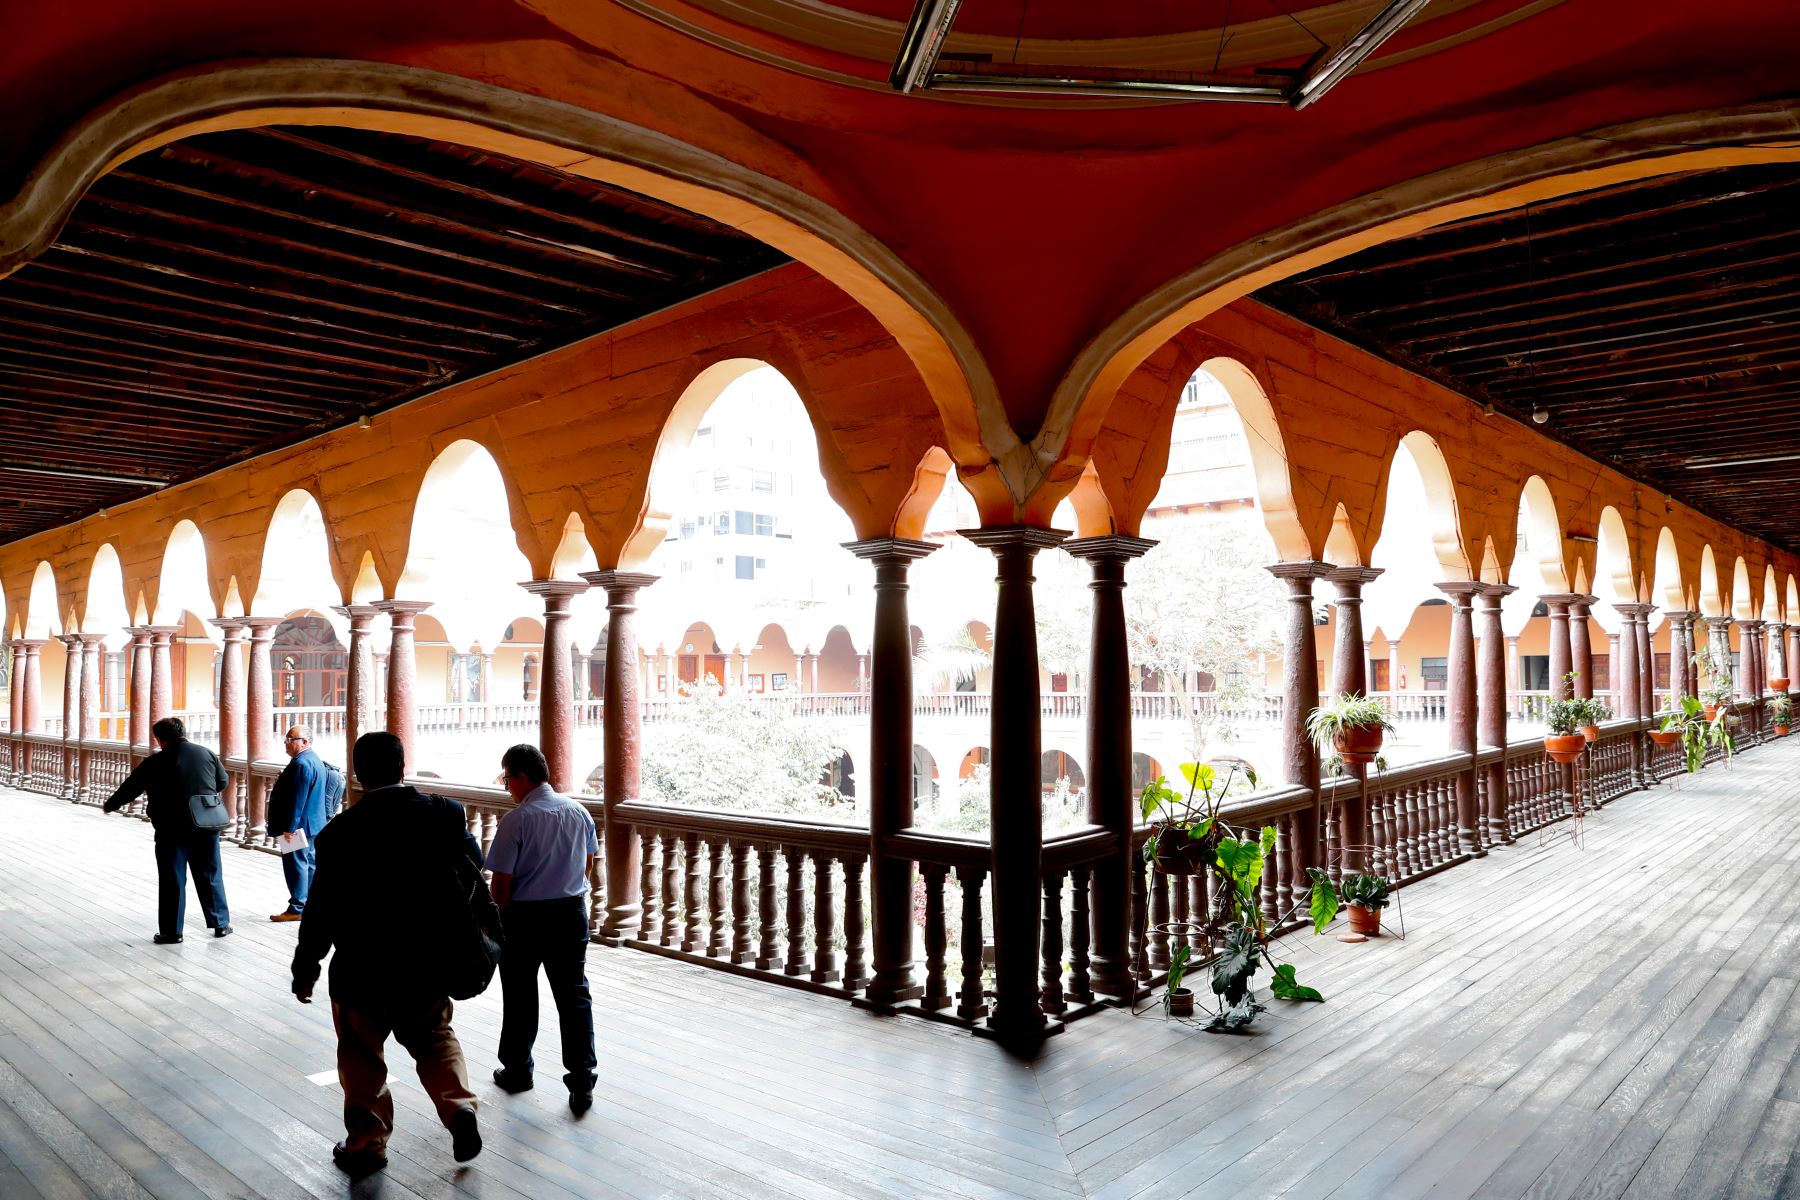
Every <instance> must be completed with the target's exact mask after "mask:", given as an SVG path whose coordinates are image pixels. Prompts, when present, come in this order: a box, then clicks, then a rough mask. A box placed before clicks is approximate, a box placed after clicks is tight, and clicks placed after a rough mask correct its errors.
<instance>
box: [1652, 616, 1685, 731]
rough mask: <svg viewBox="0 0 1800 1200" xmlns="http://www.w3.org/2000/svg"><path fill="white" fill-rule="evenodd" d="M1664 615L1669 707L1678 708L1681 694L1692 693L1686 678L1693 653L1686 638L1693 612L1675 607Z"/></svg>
mask: <svg viewBox="0 0 1800 1200" xmlns="http://www.w3.org/2000/svg"><path fill="white" fill-rule="evenodd" d="M1665 615H1666V616H1667V617H1668V619H1669V698H1670V699H1669V703H1670V707H1671V708H1679V707H1680V705H1681V698H1682V697H1683V696H1692V695H1693V694H1694V688H1693V684H1692V682H1691V681H1690V680H1689V679H1688V670H1689V666H1688V659H1689V658H1691V657H1692V656H1693V653H1694V647H1693V645H1692V644H1691V643H1690V642H1689V640H1688V630H1689V625H1690V622H1691V621H1692V620H1693V614H1692V613H1689V612H1683V611H1681V610H1680V609H1676V610H1674V611H1672V612H1669V613H1667V614H1665ZM1651 661H1652V662H1655V661H1656V660H1655V659H1652V660H1651Z"/></svg>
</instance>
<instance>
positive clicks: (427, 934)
mask: <svg viewBox="0 0 1800 1200" xmlns="http://www.w3.org/2000/svg"><path fill="white" fill-rule="evenodd" d="M351 762H352V766H353V767H354V768H355V770H356V778H357V782H358V783H359V784H360V785H361V787H362V789H363V795H362V799H361V800H359V801H358V802H357V803H356V804H355V805H353V806H351V807H350V808H347V809H345V810H344V811H343V812H342V813H340V814H339V815H338V816H336V817H335V818H333V819H332V820H331V822H330V823H329V824H327V825H326V826H325V827H324V828H323V829H321V830H320V831H319V837H318V841H317V848H318V865H317V869H316V873H315V874H314V875H313V881H312V894H311V896H310V897H309V898H308V900H307V903H306V911H305V913H304V915H303V916H302V917H301V920H300V943H299V945H298V947H297V948H296V949H295V951H294V963H293V991H294V997H295V999H297V1000H299V1001H300V1002H301V1003H302V1004H309V1003H311V1002H312V995H313V988H314V986H315V985H316V984H317V981H318V978H319V964H320V962H321V961H323V959H324V958H325V955H326V954H327V953H328V952H330V953H331V955H332V958H331V979H330V992H331V1017H332V1022H333V1024H334V1025H335V1026H336V1028H337V1035H338V1082H339V1083H340V1084H342V1085H343V1090H344V1129H345V1134H346V1136H345V1138H344V1140H343V1141H342V1142H339V1143H338V1144H337V1145H336V1146H335V1147H333V1148H332V1158H333V1160H334V1161H335V1162H336V1163H337V1165H338V1166H339V1167H340V1168H341V1169H342V1170H343V1171H344V1172H345V1173H347V1174H349V1175H350V1176H352V1177H353V1178H360V1177H362V1176H364V1175H368V1174H370V1173H371V1172H374V1171H379V1170H381V1169H382V1168H383V1167H385V1166H386V1165H387V1143H388V1138H389V1137H390V1136H392V1134H393V1131H394V1100H393V1097H392V1095H390V1094H389V1092H388V1087H387V1061H386V1058H385V1050H386V1045H387V1040H388V1037H389V1036H390V1035H391V1036H392V1037H393V1038H394V1039H395V1040H396V1041H398V1042H399V1043H400V1044H401V1045H402V1046H404V1047H406V1049H407V1052H408V1053H410V1054H411V1055H412V1057H413V1061H414V1063H415V1065H416V1066H417V1068H418V1072H419V1082H420V1083H421V1084H423V1085H424V1088H425V1092H426V1094H427V1095H428V1096H430V1097H431V1101H432V1103H433V1105H434V1106H435V1107H436V1108H437V1114H438V1119H439V1120H440V1121H442V1122H443V1123H444V1127H445V1128H446V1129H448V1130H449V1131H450V1136H451V1143H452V1149H453V1152H454V1154H455V1157H456V1161H457V1162H467V1161H468V1160H469V1159H471V1158H474V1157H475V1156H476V1155H477V1154H479V1153H480V1152H481V1132H480V1129H479V1127H478V1125H477V1124H476V1119H475V1093H474V1092H473V1091H471V1090H470V1089H469V1073H468V1068H467V1066H466V1065H465V1064H464V1062H463V1055H462V1047H461V1045H460V1044H459V1043H458V1042H457V1040H456V1033H455V1032H454V1031H453V1030H452V1029H451V1028H450V1017H451V1012H452V1005H451V1000H452V999H453V998H456V999H464V998H467V997H469V996H473V995H476V994H478V993H479V992H480V991H482V990H483V989H484V988H485V987H486V986H487V982H488V980H489V979H490V978H491V977H492V974H493V970H494V961H495V959H496V957H497V955H498V925H497V920H496V918H495V914H494V905H493V901H492V899H491V898H490V897H489V895H488V889H487V884H486V882H485V881H484V880H483V879H482V876H481V866H482V855H481V847H480V845H479V844H478V843H477V842H476V841H475V839H474V838H473V837H471V836H470V835H469V833H468V830H467V826H466V818H465V815H464V812H463V806H462V805H460V804H458V803H456V802H455V801H454V800H448V799H445V798H444V797H442V796H435V795H431V794H430V793H427V792H421V791H419V790H418V789H417V788H414V787H412V786H410V785H408V784H407V783H406V782H405V781H404V775H405V766H406V764H405V749H404V747H403V746H402V745H401V742H400V739H399V738H397V737H395V736H394V735H393V734H391V733H368V734H364V735H363V736H362V737H360V738H358V739H357V740H356V746H355V748H354V749H353V751H352V754H351ZM483 925H485V926H487V927H488V928H487V929H486V930H485V931H484V929H483V928H482V926H483Z"/></svg>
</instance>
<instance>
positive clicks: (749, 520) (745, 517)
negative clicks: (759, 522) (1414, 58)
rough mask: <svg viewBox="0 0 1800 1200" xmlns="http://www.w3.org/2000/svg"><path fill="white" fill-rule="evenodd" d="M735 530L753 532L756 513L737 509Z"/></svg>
mask: <svg viewBox="0 0 1800 1200" xmlns="http://www.w3.org/2000/svg"><path fill="white" fill-rule="evenodd" d="M737 531H738V532H739V533H754V532H755V531H756V514H755V513H747V512H743V511H739V512H738V514H737Z"/></svg>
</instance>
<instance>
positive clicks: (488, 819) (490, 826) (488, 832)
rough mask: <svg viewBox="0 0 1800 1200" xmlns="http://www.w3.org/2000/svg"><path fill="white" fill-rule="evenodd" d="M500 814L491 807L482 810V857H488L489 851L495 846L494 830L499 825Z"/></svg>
mask: <svg viewBox="0 0 1800 1200" xmlns="http://www.w3.org/2000/svg"><path fill="white" fill-rule="evenodd" d="M499 824H500V816H499V814H498V813H496V812H494V810H492V809H490V808H484V809H482V810H481V857H482V858H484V859H485V858H486V857H487V856H488V851H490V850H492V849H493V847H494V830H495V829H496V828H498V827H499Z"/></svg>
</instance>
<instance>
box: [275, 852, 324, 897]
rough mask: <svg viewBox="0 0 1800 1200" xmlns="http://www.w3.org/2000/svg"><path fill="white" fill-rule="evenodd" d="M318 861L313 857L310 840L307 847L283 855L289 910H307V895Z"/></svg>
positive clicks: (282, 867) (282, 870) (282, 864)
mask: <svg viewBox="0 0 1800 1200" xmlns="http://www.w3.org/2000/svg"><path fill="white" fill-rule="evenodd" d="M317 862H318V860H317V859H316V858H314V857H313V847H312V842H310V841H309V842H307V843H306V846H305V848H303V849H300V850H296V851H294V852H293V853H292V854H284V855H282V856H281V874H282V875H283V877H285V878H286V879H287V889H288V911H289V912H305V911H306V896H307V893H308V892H310V891H312V881H313V871H314V870H315V864H316V863H317Z"/></svg>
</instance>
